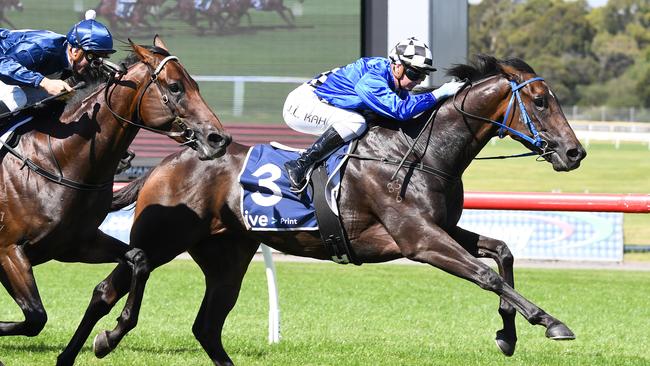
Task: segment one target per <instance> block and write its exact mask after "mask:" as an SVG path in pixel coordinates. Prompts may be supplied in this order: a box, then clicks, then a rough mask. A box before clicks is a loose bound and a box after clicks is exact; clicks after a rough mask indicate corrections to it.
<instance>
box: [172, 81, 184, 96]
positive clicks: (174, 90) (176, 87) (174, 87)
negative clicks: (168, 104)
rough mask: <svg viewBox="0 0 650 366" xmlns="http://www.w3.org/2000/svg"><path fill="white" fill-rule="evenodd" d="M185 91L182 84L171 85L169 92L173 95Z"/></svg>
mask: <svg viewBox="0 0 650 366" xmlns="http://www.w3.org/2000/svg"><path fill="white" fill-rule="evenodd" d="M182 90H183V87H182V86H181V84H180V83H171V84H169V91H170V92H172V93H173V94H179V93H180V92H181V91H182Z"/></svg>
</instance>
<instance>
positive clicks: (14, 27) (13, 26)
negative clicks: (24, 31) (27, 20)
mask: <svg viewBox="0 0 650 366" xmlns="http://www.w3.org/2000/svg"><path fill="white" fill-rule="evenodd" d="M2 20H3V21H4V22H5V23H7V25H9V28H10V29H16V26H15V25H14V23H12V22H11V21H10V20H9V19H7V18H5V17H4V15H3V16H2Z"/></svg>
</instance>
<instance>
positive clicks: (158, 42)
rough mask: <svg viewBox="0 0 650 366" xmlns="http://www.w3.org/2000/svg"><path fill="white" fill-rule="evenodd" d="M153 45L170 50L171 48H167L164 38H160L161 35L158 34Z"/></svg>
mask: <svg viewBox="0 0 650 366" xmlns="http://www.w3.org/2000/svg"><path fill="white" fill-rule="evenodd" d="M153 45H154V46H156V47H159V48H162V49H163V50H165V51H167V52H169V48H167V45H166V44H165V42H163V40H162V38H160V35H158V34H156V35H155V36H154V37H153Z"/></svg>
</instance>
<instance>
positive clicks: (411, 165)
mask: <svg viewBox="0 0 650 366" xmlns="http://www.w3.org/2000/svg"><path fill="white" fill-rule="evenodd" d="M486 80H487V79H486ZM543 80H544V79H543V78H541V77H534V78H531V79H528V80H526V81H524V82H522V83H520V84H517V83H516V82H514V81H510V88H511V90H512V95H511V97H510V100H509V102H508V107H507V110H506V113H505V115H504V117H503V121H502V122H498V121H494V120H491V119H489V118H485V117H481V116H477V115H474V114H471V113H469V112H466V111H465V110H463V109H462V106H461V107H458V106H457V105H456V96H457V95H458V93H459V92H461V91H462V90H463V89H465V87H466V86H467V85H469V86H470V88H471V87H472V83H471V82H469V81H466V83H465V85H464V86H463V87H461V88H460V89H459V90H458V91H457V92H456V93H454V96H453V100H452V104H453V106H454V108H455V109H456V110H457V111H458V112H459V113H460V114H461V115H463V116H464V117H468V118H473V119H478V120H481V121H485V122H489V123H492V124H495V125H497V126H499V133H498V136H499V138H503V137H505V131H508V132H510V133H512V134H514V135H517V136H518V137H520V138H522V139H524V140H526V141H527V142H529V143H531V144H532V145H533V146H535V147H537V148H538V149H540V151H541V154H538V153H535V152H532V151H531V152H528V153H524V154H519V155H511V156H497V157H488V158H475V159H476V160H482V159H507V158H514V157H522V156H531V155H538V158H537V159H541V158H543V156H544V155H547V154H551V153H552V151H550V152H549V151H546V147H547V143H546V141H544V140H543V139H542V138H541V137H540V135H539V133H538V132H537V129H536V128H535V125H534V124H533V122H532V119H531V118H530V116H529V114H528V112H527V111H526V107H525V106H524V104H523V101H522V99H521V95H520V90H521V88H523V87H524V86H526V85H528V84H530V83H532V82H535V81H543ZM465 95H466V96H467V93H466V94H465ZM515 100H516V101H517V106H518V107H519V110H520V119H521V120H522V122H523V123H524V125H525V126H526V127H527V128H528V130H529V132H530V133H531V134H532V135H533V137H530V136H527V135H525V134H522V133H521V132H519V131H517V130H515V129H513V128H511V127H510V126H508V120H509V119H511V118H510V117H512V116H514V112H513V113H512V114H510V112H511V111H512V110H513V109H514V108H513V107H514V105H515ZM441 106H442V103H441V104H439V105H438V106H437V107H436V109H435V110H434V111H433V112H432V113H431V116H430V117H429V119H428V120H427V122H426V123H425V124H424V126H423V127H422V129H421V130H420V133H419V134H418V136H417V137H416V138H415V139H414V140H413V142H412V143H411V144H410V147H409V149H408V151H407V152H406V153H405V154H404V155H403V156H402V159H401V160H396V159H389V158H377V157H372V156H363V155H359V154H352V153H350V154H347V156H349V157H351V158H356V159H359V160H373V161H379V162H382V163H385V164H390V165H397V169H396V170H395V172H394V173H393V175H392V176H391V178H390V180H389V182H388V187H389V188H391V185H392V182H393V181H395V178H396V176H397V174H398V173H399V171H400V170H401V169H402V168H407V169H414V170H419V171H421V172H424V173H427V174H431V175H433V176H436V177H438V178H440V179H442V180H444V181H446V182H449V183H454V182H457V181H459V180H460V177H458V176H455V175H451V174H449V173H446V172H445V171H443V170H440V169H437V168H435V167H431V166H428V165H426V164H424V163H422V162H421V161H408V160H406V159H407V157H408V156H409V155H410V154H411V153H412V152H413V150H414V149H415V146H416V145H417V142H418V141H419V139H420V137H421V136H422V135H423V133H424V131H426V130H427V129H428V127H429V126H430V125H431V123H432V122H433V120H434V119H435V116H436V114H437V113H438V110H439V108H440V107H441Z"/></svg>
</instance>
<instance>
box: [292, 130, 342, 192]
mask: <svg viewBox="0 0 650 366" xmlns="http://www.w3.org/2000/svg"><path fill="white" fill-rule="evenodd" d="M344 143H345V141H344V140H343V138H342V137H341V136H340V135H339V133H338V132H336V130H335V129H334V128H332V127H330V128H328V129H327V130H325V132H323V134H322V135H321V136H320V137H319V138H318V140H316V142H314V144H313V145H312V146H311V147H310V148H308V149H307V150H305V151H304V152H303V153H302V154H301V155H300V156H299V157H298V159H296V160H291V161H288V162H286V163H284V168H285V169H286V171H287V175H288V176H289V181H290V182H291V191H292V192H295V193H300V192H302V191H303V190H304V189H305V187H307V183H308V182H309V176H311V172H312V170H313V169H314V165H316V163H318V162H319V161H321V160H324V159H325V158H327V157H328V156H329V155H330V154H331V153H333V152H334V151H336V149H338V148H339V147H341V145H343V144H344Z"/></svg>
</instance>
